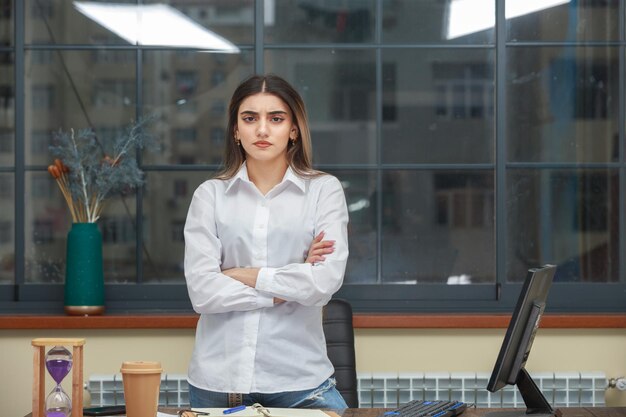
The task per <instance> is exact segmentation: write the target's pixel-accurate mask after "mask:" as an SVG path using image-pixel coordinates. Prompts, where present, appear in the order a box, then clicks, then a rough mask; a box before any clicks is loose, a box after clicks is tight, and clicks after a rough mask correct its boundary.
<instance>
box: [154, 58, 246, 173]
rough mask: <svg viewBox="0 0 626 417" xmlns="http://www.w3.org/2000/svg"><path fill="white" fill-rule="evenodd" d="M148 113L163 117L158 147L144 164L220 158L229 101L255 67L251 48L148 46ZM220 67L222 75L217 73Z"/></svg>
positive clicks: (214, 161)
mask: <svg viewBox="0 0 626 417" xmlns="http://www.w3.org/2000/svg"><path fill="white" fill-rule="evenodd" d="M143 70H144V77H143V92H144V97H143V102H144V105H145V110H144V112H145V114H157V115H159V117H160V120H161V122H160V123H158V124H157V125H155V126H154V134H155V135H157V137H158V139H159V142H160V144H161V146H160V150H159V151H157V152H154V151H151V152H145V153H144V160H143V162H144V163H145V164H216V165H219V164H220V163H221V161H222V155H223V153H224V139H225V138H224V135H225V134H226V132H225V128H226V122H227V115H226V112H227V107H228V103H229V101H230V96H231V95H232V93H233V91H234V90H235V88H236V87H237V85H238V84H239V83H240V82H241V81H242V80H243V79H244V78H245V77H247V76H248V75H250V74H252V73H253V54H252V52H249V51H241V53H240V54H213V53H203V52H193V53H188V54H187V53H186V54H184V55H183V56H182V58H181V56H179V54H178V53H176V52H160V51H146V52H144V63H143ZM216 73H219V76H216V75H215V74H216Z"/></svg>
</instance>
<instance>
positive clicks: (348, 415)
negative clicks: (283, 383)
mask: <svg viewBox="0 0 626 417" xmlns="http://www.w3.org/2000/svg"><path fill="white" fill-rule="evenodd" d="M388 410H389V409H385V408H348V409H346V410H343V412H339V413H337V415H339V416H341V417H382V416H383V414H384V413H385V411H388ZM560 410H561V412H562V413H563V417H626V407H584V408H577V407H573V408H561V409H560ZM161 411H163V412H165V413H168V412H176V410H175V409H162V410H161ZM492 411H502V409H498V408H468V409H467V410H465V412H464V413H463V414H461V416H460V417H482V416H484V415H485V414H487V413H489V412H492ZM25 417H31V414H30V413H29V414H27V415H26V416H25Z"/></svg>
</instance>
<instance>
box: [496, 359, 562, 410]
mask: <svg viewBox="0 0 626 417" xmlns="http://www.w3.org/2000/svg"><path fill="white" fill-rule="evenodd" d="M515 385H517V388H518V389H519V392H520V394H522V399H523V400H524V404H526V411H522V410H510V411H494V412H491V413H486V414H485V415H484V417H523V416H531V417H561V416H562V413H561V410H559V409H558V408H557V409H556V410H554V409H553V408H552V406H551V405H550V403H549V402H548V400H546V397H544V396H543V394H542V393H541V390H540V389H539V387H538V386H537V384H535V381H533V379H532V378H531V377H530V375H529V374H528V372H527V371H526V369H525V368H522V369H520V372H519V374H518V376H517V381H515Z"/></svg>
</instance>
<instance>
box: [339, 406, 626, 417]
mask: <svg viewBox="0 0 626 417" xmlns="http://www.w3.org/2000/svg"><path fill="white" fill-rule="evenodd" d="M560 410H561V412H562V413H563V417H626V407H589V408H561V409H560ZM385 411H387V410H386V409H383V408H349V409H347V410H345V411H344V412H343V413H339V415H340V416H341V417H380V416H382V415H383V413H384V412H385ZM491 411H502V410H501V409H498V408H468V409H467V410H465V411H464V412H463V414H461V415H460V416H459V417H482V416H483V415H484V414H487V413H489V412H491Z"/></svg>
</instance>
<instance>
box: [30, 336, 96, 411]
mask: <svg viewBox="0 0 626 417" xmlns="http://www.w3.org/2000/svg"><path fill="white" fill-rule="evenodd" d="M31 344H32V345H33V348H34V349H35V354H34V358H33V372H34V375H33V414H32V417H45V416H46V414H45V404H46V392H45V390H46V383H45V371H46V364H45V363H44V361H45V358H46V352H45V350H46V347H47V346H72V396H71V399H72V417H83V345H84V344H85V339H79V338H38V339H33V340H32V341H31Z"/></svg>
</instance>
